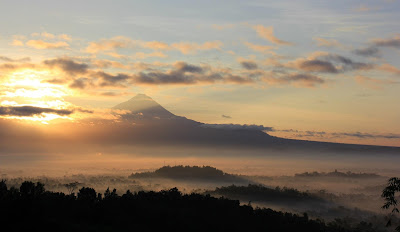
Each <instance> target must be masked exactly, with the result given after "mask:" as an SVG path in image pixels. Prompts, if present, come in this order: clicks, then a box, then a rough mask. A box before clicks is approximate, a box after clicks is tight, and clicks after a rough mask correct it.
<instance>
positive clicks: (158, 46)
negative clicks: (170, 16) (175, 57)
mask: <svg viewBox="0 0 400 232" xmlns="http://www.w3.org/2000/svg"><path fill="white" fill-rule="evenodd" d="M141 45H142V47H144V48H149V49H153V50H170V49H171V47H170V46H169V45H168V44H167V43H164V42H160V41H148V42H142V43H141Z"/></svg>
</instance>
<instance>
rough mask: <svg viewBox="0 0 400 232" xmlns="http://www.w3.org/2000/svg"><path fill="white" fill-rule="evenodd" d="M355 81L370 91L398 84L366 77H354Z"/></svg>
mask: <svg viewBox="0 0 400 232" xmlns="http://www.w3.org/2000/svg"><path fill="white" fill-rule="evenodd" d="M355 80H356V82H357V83H358V84H360V85H363V86H365V87H368V88H370V89H375V90H381V89H383V87H384V86H385V85H393V84H398V83H399V82H396V81H392V80H380V79H374V78H370V77H366V76H361V75H359V76H356V77H355Z"/></svg>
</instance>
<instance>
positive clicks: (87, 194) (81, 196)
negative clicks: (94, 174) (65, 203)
mask: <svg viewBox="0 0 400 232" xmlns="http://www.w3.org/2000/svg"><path fill="white" fill-rule="evenodd" d="M96 199H97V198H96V190H94V189H93V188H85V187H83V188H81V189H79V192H78V200H83V201H90V202H94V201H96Z"/></svg>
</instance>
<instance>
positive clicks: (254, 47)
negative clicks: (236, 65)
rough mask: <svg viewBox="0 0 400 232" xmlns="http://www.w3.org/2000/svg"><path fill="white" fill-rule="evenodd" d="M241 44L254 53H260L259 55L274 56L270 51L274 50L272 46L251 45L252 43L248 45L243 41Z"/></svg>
mask: <svg viewBox="0 0 400 232" xmlns="http://www.w3.org/2000/svg"><path fill="white" fill-rule="evenodd" d="M243 43H244V45H246V46H247V47H248V48H250V49H251V50H253V51H256V52H261V53H273V54H274V52H273V51H271V50H272V49H275V48H276V47H274V46H268V45H258V44H253V43H250V42H247V41H245V42H243Z"/></svg>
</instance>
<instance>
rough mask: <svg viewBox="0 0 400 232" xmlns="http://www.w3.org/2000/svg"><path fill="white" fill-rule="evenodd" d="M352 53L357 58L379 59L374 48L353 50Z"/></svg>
mask: <svg viewBox="0 0 400 232" xmlns="http://www.w3.org/2000/svg"><path fill="white" fill-rule="evenodd" d="M353 53H354V54H356V55H359V56H372V57H379V56H380V54H379V49H378V48H377V47H375V46H371V47H367V48H360V49H355V50H353Z"/></svg>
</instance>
